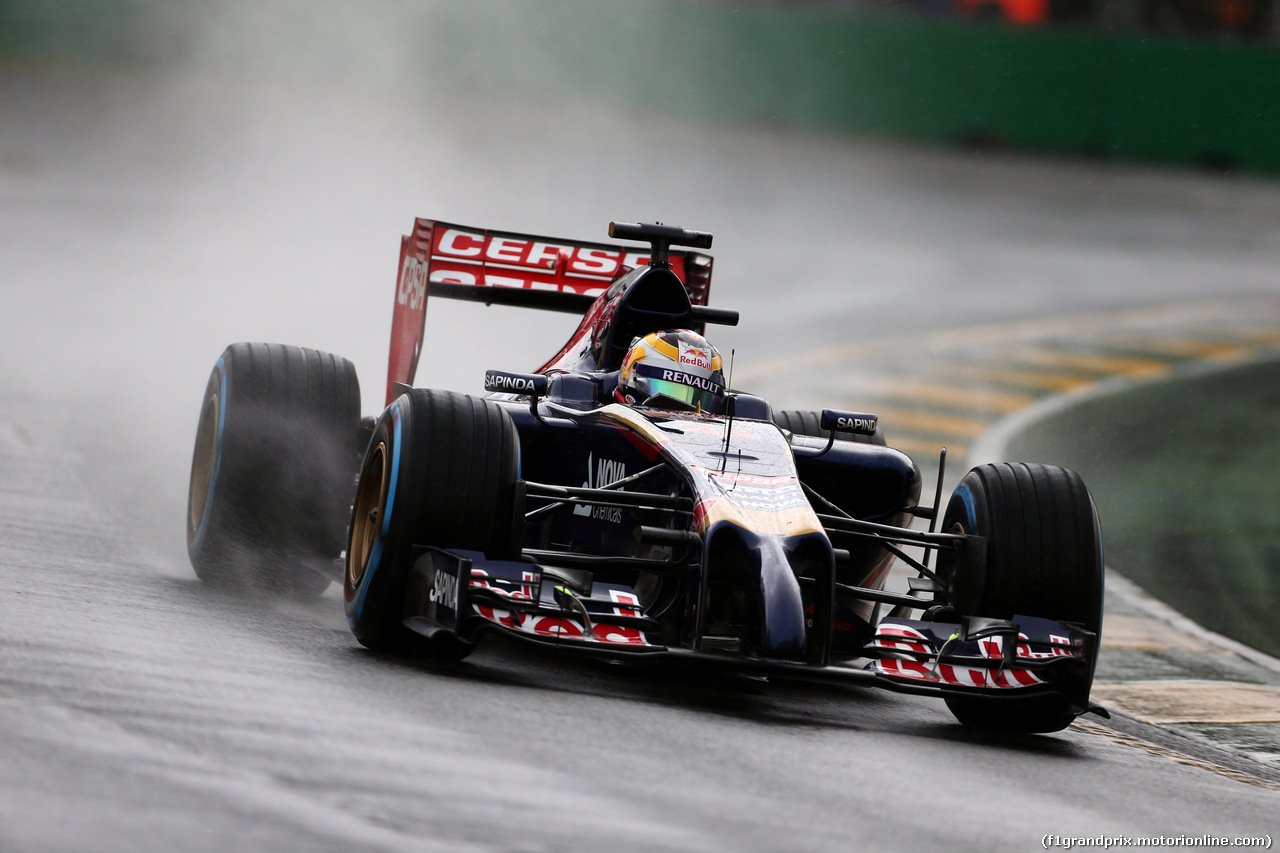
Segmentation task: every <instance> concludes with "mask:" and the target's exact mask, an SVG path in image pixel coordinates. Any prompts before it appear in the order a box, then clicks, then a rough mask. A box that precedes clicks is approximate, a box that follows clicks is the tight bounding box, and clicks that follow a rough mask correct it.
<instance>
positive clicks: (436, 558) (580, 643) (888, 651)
mask: <svg viewBox="0 0 1280 853" xmlns="http://www.w3.org/2000/svg"><path fill="white" fill-rule="evenodd" d="M404 624H405V626H406V627H408V628H410V629H412V630H414V631H417V632H418V633H421V634H423V635H426V636H428V637H430V636H434V635H435V634H437V633H439V632H442V631H444V632H448V633H451V634H454V635H456V636H458V637H460V638H462V639H464V640H468V641H469V640H474V639H475V638H476V637H477V636H479V635H480V634H482V633H483V632H485V631H492V632H499V633H502V634H505V635H507V636H511V637H515V638H518V639H522V640H527V641H530V642H534V643H538V644H541V645H545V646H552V647H555V648H558V649H562V650H570V651H581V652H588V653H596V654H603V655H606V656H612V657H614V658H619V657H623V656H627V657H643V658H669V659H674V660H684V661H691V660H697V661H705V662H708V663H715V664H717V665H722V666H729V667H732V668H736V669H740V670H742V671H746V672H751V673H758V674H774V675H779V676H785V677H789V678H795V679H801V680H820V681H830V680H837V681H840V680H843V681H847V682H852V683H857V684H862V685H866V686H875V687H883V688H886V689H889V690H894V691H897V692H902V693H915V694H926V695H937V696H985V697H990V698H1008V699H1013V698H1020V699H1025V698H1032V697H1036V696H1049V695H1055V696H1058V697H1060V698H1062V699H1063V700H1065V702H1066V703H1067V704H1068V706H1070V707H1071V708H1072V709H1074V710H1075V711H1076V713H1084V712H1085V711H1086V710H1089V708H1090V706H1089V703H1088V695H1089V684H1090V681H1091V678H1092V673H1091V672H1090V663H1089V661H1091V660H1092V659H1093V645H1094V644H1095V643H1096V642H1097V637H1096V635H1095V634H1093V633H1092V632H1090V631H1086V630H1083V629H1082V628H1079V627H1077V626H1075V625H1071V624H1068V623H1063V622H1055V621H1051V620H1048V619H1041V618H1037V617H1031V616H1015V617H1014V618H1013V619H1012V620H1008V621H1003V620H994V619H969V620H965V621H963V622H960V623H950V622H925V621H919V620H912V619H901V618H896V617H887V618H885V619H883V620H881V621H880V622H879V624H878V625H877V626H876V633H875V636H874V637H873V638H872V640H871V641H870V643H868V644H867V645H866V646H865V647H864V648H863V649H862V650H861V657H860V658H859V659H857V660H854V661H850V662H846V663H839V664H834V665H830V666H815V665H812V664H804V663H796V662H790V661H780V660H770V659H766V658H759V657H754V656H750V655H742V654H738V653H733V654H727V653H725V652H723V651H719V650H715V649H702V648H693V649H689V648H677V647H672V646H667V645H663V644H660V643H657V642H654V641H653V639H652V638H651V636H650V634H651V633H653V632H654V630H655V629H657V627H658V625H657V623H656V622H655V621H654V620H653V619H651V618H650V617H649V616H648V615H646V614H645V612H644V609H643V607H642V605H641V603H640V599H639V597H638V596H637V595H636V593H635V592H634V590H632V589H631V588H629V587H626V586H623V585H621V584H608V583H598V582H594V581H593V580H592V578H591V575H590V573H588V572H582V571H574V570H568V569H563V568H557V567H551V566H541V565H538V564H536V563H528V562H514V561H502V560H490V559H488V558H486V557H485V556H484V555H483V554H482V553H480V552H478V551H462V550H443V549H438V548H424V549H423V550H422V553H421V554H420V555H419V556H418V558H417V559H416V560H415V561H414V564H413V568H412V570H411V573H410V578H409V584H408V588H407V594H406V602H405V623H404Z"/></svg>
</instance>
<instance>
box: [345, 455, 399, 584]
mask: <svg viewBox="0 0 1280 853" xmlns="http://www.w3.org/2000/svg"><path fill="white" fill-rule="evenodd" d="M389 474H390V472H389V471H388V470H387V444H386V442H385V441H380V442H378V443H377V444H376V445H375V446H374V447H373V449H372V450H371V451H370V452H369V454H368V455H367V456H366V457H365V461H364V466H363V467H362V468H361V469H360V481H359V483H358V485H357V486H356V500H355V504H354V505H353V507H352V516H351V538H350V541H349V542H348V543H347V581H348V583H349V584H350V587H351V588H352V589H355V588H356V587H358V586H359V585H360V581H361V579H363V578H364V573H365V569H367V568H368V567H369V556H370V555H371V554H372V553H373V546H374V543H375V542H377V541H378V531H379V530H381V529H382V517H383V513H385V512H386V508H387V481H388V479H389V477H388V475H389Z"/></svg>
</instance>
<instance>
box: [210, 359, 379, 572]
mask: <svg viewBox="0 0 1280 853" xmlns="http://www.w3.org/2000/svg"><path fill="white" fill-rule="evenodd" d="M359 436H360V383H359V381H358V380H357V378H356V371H355V368H354V367H353V366H352V364H351V362H349V361H347V360H346V359H345V358H339V357H337V356H334V355H330V354H329V353H324V352H319V351H317V350H311V349H303V348H301V347H292V346H284V345H281V344H261V343H238V344H232V345H231V346H229V347H227V348H226V350H225V351H224V352H223V353H222V357H221V358H220V359H218V362H217V364H216V365H215V366H214V369H213V373H212V374H211V375H210V377H209V383H208V385H207V386H206V387H205V394H204V403H203V406H202V408H201V410H200V422H199V424H198V426H197V428H196V442H195V451H194V453H193V455H192V461H191V480H190V486H189V490H188V496H187V553H188V556H189V557H190V559H191V565H192V567H193V568H194V569H195V572H196V575H197V577H199V578H200V579H201V580H203V581H206V582H208V583H212V584H217V585H221V586H225V587H231V588H238V589H253V590H258V591H270V592H275V593H286V594H292V595H302V596H314V595H318V594H319V593H320V592H323V591H324V589H325V587H327V586H328V585H329V583H330V580H331V579H332V578H333V577H334V576H336V574H337V572H336V571H335V570H334V561H335V560H337V559H338V557H339V556H340V555H341V552H342V546H343V534H344V533H345V530H346V520H347V516H348V513H349V511H350V505H351V492H352V486H353V475H354V472H355V467H356V462H357V460H358V456H359V447H358V442H359Z"/></svg>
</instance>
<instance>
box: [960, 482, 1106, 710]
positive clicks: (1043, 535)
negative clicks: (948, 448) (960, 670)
mask: <svg viewBox="0 0 1280 853" xmlns="http://www.w3.org/2000/svg"><path fill="white" fill-rule="evenodd" d="M942 529H943V530H944V531H946V532H950V533H969V534H974V535H977V536H982V537H985V538H986V540H987V561H986V565H985V567H983V568H980V569H974V570H971V571H965V570H962V569H961V568H960V566H959V563H958V561H956V560H955V559H954V558H947V557H945V556H940V558H939V560H938V570H939V572H940V573H941V575H942V577H943V579H944V580H946V582H947V584H948V587H949V591H950V594H951V599H952V602H953V603H954V604H955V606H956V609H957V610H959V611H960V613H961V614H963V615H966V616H990V617H994V618H998V619H1011V618H1013V616H1014V615H1024V616H1038V617H1041V618H1044V619H1053V620H1057V621H1061V622H1073V623H1076V624H1079V625H1081V626H1082V627H1084V628H1085V629H1086V630H1088V631H1092V632H1094V633H1095V634H1097V633H1099V632H1100V631H1101V628H1102V590H1103V561H1102V533H1101V530H1100V528H1099V525H1098V513H1097V509H1096V508H1095V507H1094V503H1093V498H1092V497H1091V496H1090V495H1089V490H1088V489H1087V488H1086V487H1085V484H1084V481H1083V480H1081V479H1080V475H1079V474H1076V473H1075V472H1074V471H1069V470H1067V469H1065V468H1057V467H1054V466H1051V465H1036V464H1028V463H1007V462H1005V463H999V464H995V465H981V466H979V467H977V468H974V469H973V470H971V471H970V472H969V473H968V474H967V475H965V478H964V479H963V480H961V481H960V485H959V486H957V487H956V490H955V492H954V493H953V494H952V496H951V500H950V502H949V503H948V504H947V510H946V513H945V515H944V516H943V522H942ZM1096 662H1097V644H1096V643H1095V644H1094V648H1093V650H1092V659H1091V660H1090V661H1089V662H1088V678H1087V680H1086V682H1085V684H1084V685H1083V698H1085V699H1087V697H1088V689H1089V685H1090V684H1091V683H1092V680H1093V669H1094V665H1095V664H1096ZM947 706H948V707H949V708H950V709H951V712H952V713H953V714H955V716H956V719H958V720H959V721H960V722H961V723H963V724H964V725H967V726H977V727H981V728H988V729H996V730H1000V731H1006V732H1053V731H1059V730H1061V729H1064V728H1066V727H1067V726H1068V725H1070V724H1071V721H1072V720H1074V719H1075V717H1076V715H1077V713H1078V711H1079V710H1080V709H1074V710H1073V709H1072V708H1070V707H1067V704H1066V703H1065V702H1064V701H1062V700H1061V699H1059V698H1058V697H1050V698H1047V699H1026V700H1021V699H1013V700H1010V699H984V698H970V697H960V698H950V697H949V698H948V699H947Z"/></svg>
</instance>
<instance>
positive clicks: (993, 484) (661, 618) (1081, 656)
mask: <svg viewBox="0 0 1280 853" xmlns="http://www.w3.org/2000/svg"><path fill="white" fill-rule="evenodd" d="M609 234H610V236H611V237H613V238H615V239H619V240H629V241H639V242H647V243H648V244H649V248H648V249H647V250H644V251H641V250H636V249H633V248H626V247H624V246H620V245H613V244H606V243H586V242H578V241H567V240H557V239H551V238H544V237H535V236H530V235H525V234H515V233H507V232H496V231H487V230H483V229H475V228H466V227H460V226H456V225H449V224H445V223H442V222H434V221H429V220H418V221H417V222H416V223H415V226H414V230H413V233H412V234H411V235H409V236H407V237H405V238H404V240H403V243H402V248H401V258H400V272H399V277H398V280H397V283H396V304H395V309H394V313H393V322H392V337H391V354H390V369H389V373H388V379H387V397H386V408H385V409H384V410H383V411H382V413H381V414H380V415H379V416H378V417H377V418H376V419H375V418H365V419H363V420H362V419H361V417H360V412H359V387H358V384H357V380H356V374H355V370H354V368H353V367H352V366H351V364H350V363H349V362H348V361H346V360H345V359H341V358H337V357H335V356H332V355H328V354H325V353H319V352H316V351H314V350H306V349H301V348H298V347H287V346H281V345H274V344H243V343H242V344H233V345H232V346H230V347H228V348H227V350H226V351H225V352H224V353H223V355H222V357H221V358H220V359H219V360H218V362H217V364H216V366H215V368H214V370H213V374H212V376H211V378H210V380H209V384H208V388H207V390H206V393H205V401H204V407H203V409H202V412H201V416H200V423H199V429H198V432H197V436H196V447H195V456H194V461H193V463H192V471H191V490H190V505H189V512H188V524H187V540H188V547H189V552H190V556H191V561H192V565H193V566H194V567H195V571H196V573H197V575H198V576H199V577H200V578H202V579H204V580H206V581H209V582H213V583H220V584H224V585H241V586H243V585H248V586H251V587H252V588H254V589H262V588H264V587H267V588H271V589H274V590H278V591H285V592H289V593H293V594H297V593H310V594H315V593H318V592H319V591H321V590H323V589H324V588H325V586H326V585H327V584H328V582H329V580H330V578H332V579H335V580H336V579H338V578H341V581H342V583H343V597H344V600H345V606H346V614H347V618H348V622H349V624H350V626H351V630H352V632H353V633H354V635H355V637H356V639H357V640H358V641H359V642H360V643H362V644H364V645H365V646H367V647H369V648H371V649H375V650H386V651H395V652H414V653H420V654H424V655H430V656H435V657H437V658H444V659H458V658H461V657H463V656H465V655H466V654H467V653H468V652H469V651H470V650H471V649H472V648H473V647H474V645H475V644H476V643H477V642H479V641H480V639H481V638H482V637H483V636H484V635H485V634H486V633H501V634H506V635H508V636H510V637H515V638H519V639H521V640H525V641H528V642H530V643H534V644H541V645H544V646H548V647H551V648H555V649H562V650H574V651H581V652H587V653H594V654H597V655H602V656H606V657H608V658H611V659H614V660H624V659H628V658H630V659H663V658H666V659H676V660H695V661H701V662H712V663H714V664H717V665H722V666H725V667H730V668H736V669H738V670H741V671H744V672H747V673H749V674H763V675H776V676H782V677H791V678H802V679H814V678H833V679H845V680H848V681H852V682H854V683H857V684H866V685H873V686H882V687H886V688H889V689H892V690H897V691H902V692H908V693H921V694H929V695H936V696H941V697H943V698H944V699H945V700H946V702H947V704H948V706H949V707H950V708H951V710H952V711H953V712H954V714H955V716H956V717H957V718H958V719H959V720H960V721H961V722H962V723H964V724H966V725H974V726H982V727H987V728H994V729H998V730H1003V731H1016V732H1047V731H1057V730H1060V729H1062V728H1064V727H1066V726H1067V725H1069V724H1070V723H1071V721H1072V720H1073V719H1075V718H1076V717H1077V716H1079V715H1080V714H1083V713H1085V712H1087V711H1096V712H1099V713H1105V712H1104V711H1103V710H1102V709H1101V708H1098V707H1097V706H1094V705H1091V704H1090V702H1089V690H1090V686H1091V683H1092V679H1093V671H1094V664H1095V662H1096V659H1097V653H1098V634H1099V630H1100V627H1101V620H1102V587H1103V562H1102V544H1101V534H1100V531H1099V526H1098V518H1097V513H1096V510H1095V508H1094V505H1093V501H1092V498H1091V497H1090V495H1089V492H1088V490H1087V489H1086V488H1085V486H1084V484H1083V482H1081V480H1080V478H1079V476H1077V475H1076V474H1075V473H1073V472H1071V471H1067V470H1065V469H1061V468H1055V467H1051V466H1046V465H1035V464H1022V463H1018V464H1007V463H1005V464H996V465H983V466H980V467H977V468H974V469H973V470H971V471H970V472H969V473H968V474H967V475H966V476H965V477H964V478H963V479H962V480H961V482H960V484H959V486H958V487H957V488H956V489H955V491H954V493H953V494H952V495H951V498H950V501H949V502H948V503H947V504H946V506H945V508H944V509H943V511H942V512H939V511H938V509H939V507H940V505H941V498H942V473H941V471H940V472H939V477H938V484H937V489H936V492H935V498H934V502H933V503H934V505H933V506H931V507H924V506H920V504H919V500H918V499H919V496H920V491H921V477H920V471H919V469H918V467H917V466H916V465H915V463H914V462H913V461H912V460H911V459H910V458H909V457H908V456H907V455H906V454H904V453H901V452H899V451H897V450H894V449H892V448H890V447H886V446H885V445H884V440H883V437H882V435H881V433H880V431H879V427H878V423H877V418H876V416H875V415H874V414H869V413H863V412H850V411H841V410H834V409H825V410H822V411H821V412H793V411H781V412H775V411H773V410H772V409H771V407H770V406H769V404H768V403H767V402H766V401H765V400H763V399H761V398H760V397H757V396H753V395H751V394H748V393H744V392H741V391H737V390H735V389H733V388H730V387H729V386H728V383H727V382H726V381H725V377H724V370H723V368H724V365H723V364H722V362H721V359H720V355H719V353H718V352H717V351H716V349H715V348H714V347H713V346H712V345H711V344H710V343H709V342H708V341H707V339H706V338H705V337H703V334H704V331H705V327H706V325H707V324H730V325H732V324H736V323H737V319H738V317H737V313H736V312H734V311H728V310H723V309H717V308H710V307H708V306H707V297H708V293H709V291H710V284H711V271H712V259H711V258H710V257H709V256H707V255H706V254H703V253H700V252H696V251H692V250H694V249H707V248H710V246H711V235H710V234H707V233H704V232H696V231H686V230H684V229H681V228H674V227H669V226H663V225H636V224H621V223H615V224H612V225H611V226H610V230H609ZM673 247H686V248H673ZM429 297H435V298H439V297H445V298H450V299H466V300H473V301H482V302H485V303H487V304H494V303H496V304H501V305H513V306H524V307H530V308H540V309H547V310H554V311H568V312H574V313H577V314H581V315H582V320H581V322H580V323H579V325H578V328H577V330H576V331H575V332H574V334H573V335H572V337H571V338H570V340H569V341H568V343H566V344H565V345H564V346H563V347H562V348H561V349H560V351H559V352H558V353H556V354H555V356H554V357H552V358H551V359H550V360H549V361H547V362H546V363H545V364H543V365H542V366H541V367H539V368H538V369H537V370H536V371H533V372H531V373H517V372H510V371H505V370H496V369H491V370H489V371H488V373H487V374H486V377H485V384H484V388H485V391H487V392H488V394H487V396H484V397H478V396H469V395H463V394H457V393H452V392H447V391H439V390H431V389H426V388H413V387H411V382H412V380H413V376H414V373H415V371H416V367H417V361H418V356H419V353H420V352H421V344H422V340H423V334H424V327H425V318H426V305H427V299H428V298H429ZM945 458H946V457H945V451H943V453H942V454H941V457H940V462H941V463H942V464H940V465H939V467H940V468H943V467H945ZM353 484H354V494H353V489H352V486H353ZM916 520H921V523H923V521H926V520H927V521H928V529H927V530H920V529H914V528H913V526H912V525H913V522H915V521H916ZM931 558H932V559H931ZM894 561H902V562H903V563H905V564H906V565H907V566H909V567H910V568H912V569H914V570H915V573H916V574H917V575H918V577H916V578H913V579H912V580H911V581H910V588H909V590H908V591H906V592H890V591H887V590H886V589H885V588H884V587H885V581H886V578H887V576H888V573H889V569H890V567H891V565H892V564H893V563H894ZM931 562H932V566H931V565H930V563H931ZM913 614H917V618H908V617H909V616H911V615H913Z"/></svg>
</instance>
